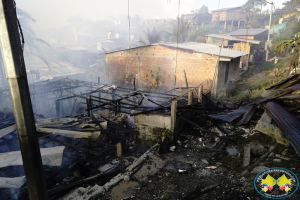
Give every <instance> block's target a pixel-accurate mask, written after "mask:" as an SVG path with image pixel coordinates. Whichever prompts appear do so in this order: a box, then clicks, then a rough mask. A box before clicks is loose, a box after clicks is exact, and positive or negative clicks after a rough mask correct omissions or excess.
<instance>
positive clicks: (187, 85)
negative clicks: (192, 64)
mask: <svg viewBox="0 0 300 200" xmlns="http://www.w3.org/2000/svg"><path fill="white" fill-rule="evenodd" d="M183 73H184V77H185V85H186V87H187V88H188V87H189V83H188V80H187V77H186V73H185V70H183Z"/></svg>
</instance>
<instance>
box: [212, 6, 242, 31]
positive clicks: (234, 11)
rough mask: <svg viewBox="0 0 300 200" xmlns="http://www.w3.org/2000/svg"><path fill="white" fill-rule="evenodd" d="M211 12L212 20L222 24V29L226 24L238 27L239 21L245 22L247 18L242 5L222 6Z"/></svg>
mask: <svg viewBox="0 0 300 200" xmlns="http://www.w3.org/2000/svg"><path fill="white" fill-rule="evenodd" d="M211 12H212V21H214V22H219V23H220V25H224V29H226V28H227V27H228V26H231V28H233V27H238V28H239V27H240V25H241V23H242V22H245V21H246V18H247V12H246V11H244V10H242V7H234V8H222V9H218V10H213V11H211Z"/></svg>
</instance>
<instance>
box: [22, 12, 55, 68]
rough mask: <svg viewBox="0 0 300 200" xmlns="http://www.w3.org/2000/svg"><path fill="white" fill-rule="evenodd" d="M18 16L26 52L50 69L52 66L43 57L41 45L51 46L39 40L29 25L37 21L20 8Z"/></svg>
mask: <svg viewBox="0 0 300 200" xmlns="http://www.w3.org/2000/svg"><path fill="white" fill-rule="evenodd" d="M17 15H18V19H19V22H20V25H21V30H22V32H21V34H23V37H24V41H25V43H24V49H25V50H24V52H25V53H27V54H28V55H29V56H34V57H35V58H38V59H40V60H42V61H43V62H44V63H45V64H46V65H48V67H49V69H50V66H49V64H48V62H47V60H46V59H45V57H44V56H43V55H42V53H41V52H42V51H41V48H40V45H44V46H47V47H50V45H49V44H48V43H47V42H45V41H44V40H42V39H40V38H37V37H36V35H35V32H34V31H33V29H32V28H31V27H30V25H29V23H30V22H33V23H34V22H35V21H36V20H35V19H34V18H32V17H31V16H30V15H29V14H28V13H27V12H26V11H24V10H22V9H19V8H17ZM50 48H51V47H50Z"/></svg>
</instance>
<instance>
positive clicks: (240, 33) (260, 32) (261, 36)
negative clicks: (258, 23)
mask: <svg viewBox="0 0 300 200" xmlns="http://www.w3.org/2000/svg"><path fill="white" fill-rule="evenodd" d="M227 35H230V36H234V37H238V38H245V39H250V40H259V41H261V42H265V41H267V40H268V29H262V28H259V29H239V30H236V31H232V32H230V33H227Z"/></svg>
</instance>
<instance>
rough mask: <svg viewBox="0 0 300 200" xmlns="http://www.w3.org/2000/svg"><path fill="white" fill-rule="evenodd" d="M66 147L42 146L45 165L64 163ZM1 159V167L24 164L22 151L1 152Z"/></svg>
mask: <svg viewBox="0 0 300 200" xmlns="http://www.w3.org/2000/svg"><path fill="white" fill-rule="evenodd" d="M64 149H65V147H64V146H58V147H51V148H42V149H41V155H42V162H43V165H49V166H60V165H61V163H62V156H63V151H64ZM0 160H1V162H0V168H2V167H7V166H17V165H23V160H22V156H21V152H20V151H12V152H8V153H0Z"/></svg>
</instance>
